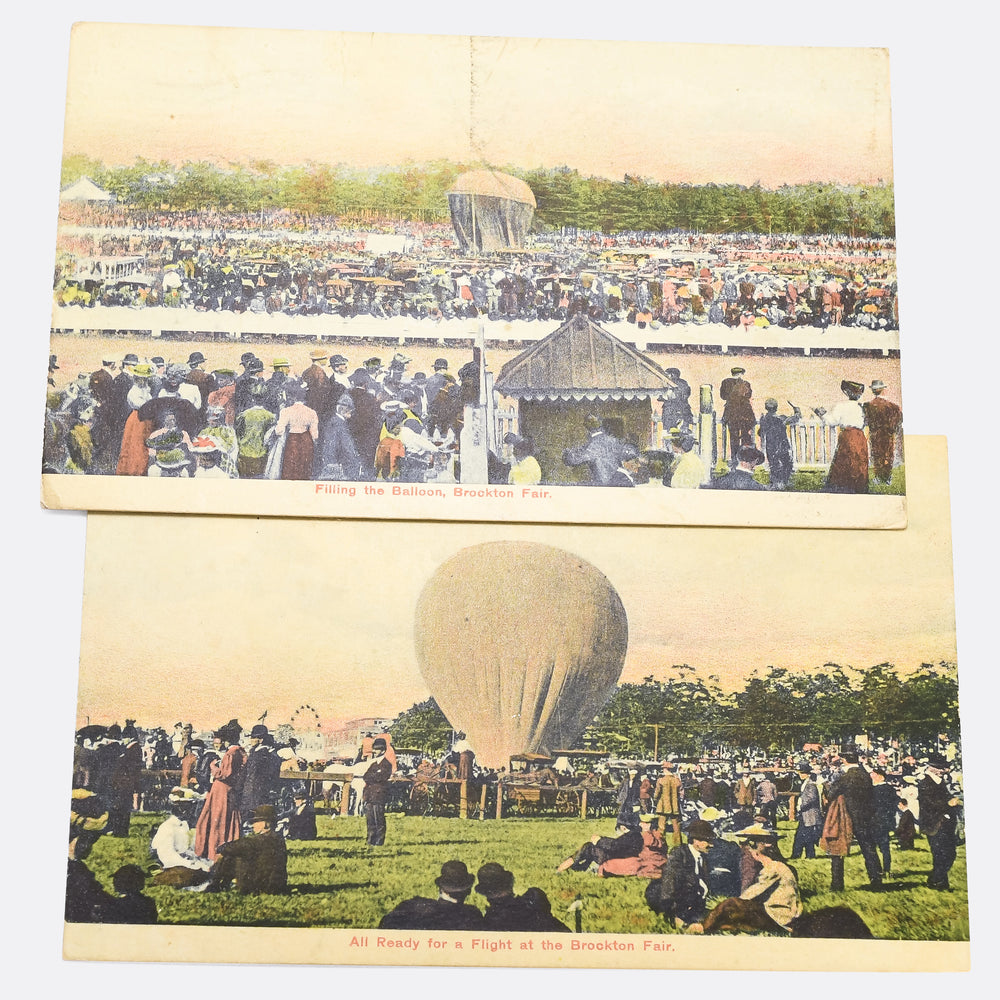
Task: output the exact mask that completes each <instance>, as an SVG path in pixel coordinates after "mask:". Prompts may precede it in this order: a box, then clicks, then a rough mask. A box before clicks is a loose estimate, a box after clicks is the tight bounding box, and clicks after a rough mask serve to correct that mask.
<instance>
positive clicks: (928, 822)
mask: <svg viewBox="0 0 1000 1000" xmlns="http://www.w3.org/2000/svg"><path fill="white" fill-rule="evenodd" d="M917 798H918V801H919V803H920V829H921V831H922V832H923V833H924V834H925V835H926V836H930V837H934V836H936V835H938V834H940V833H948V832H952V831H954V829H955V817H956V814H955V809H954V808H953V807H952V806H949V805H948V800H949V799H950V798H951V792H950V791H949V790H948V786H947V785H946V784H945V783H944V782H943V781H942V782H941V783H940V784H938V782H936V781H935V780H934V779H933V778H930V777H927V776H925V777H923V778H921V779H920V784H919V785H917Z"/></svg>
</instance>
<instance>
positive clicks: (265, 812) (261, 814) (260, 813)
mask: <svg viewBox="0 0 1000 1000" xmlns="http://www.w3.org/2000/svg"><path fill="white" fill-rule="evenodd" d="M276 818H277V813H276V812H275V809H274V806H257V808H256V809H254V811H253V819H251V821H250V822H251V823H270V824H271V825H272V826H273V825H274V821H275V819H276Z"/></svg>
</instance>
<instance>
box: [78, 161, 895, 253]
mask: <svg viewBox="0 0 1000 1000" xmlns="http://www.w3.org/2000/svg"><path fill="white" fill-rule="evenodd" d="M468 169H471V166H470V165H463V164H458V163H451V162H449V161H443V160H441V161H434V162H432V163H426V164H406V165H404V166H401V167H398V168H393V169H387V170H381V171H369V170H357V169H353V168H349V167H346V166H343V165H338V166H330V165H328V164H317V163H312V164H307V165H305V166H295V167H288V166H278V165H277V164H274V163H271V162H268V161H256V162H254V163H251V164H250V165H247V166H244V165H237V166H234V167H231V168H230V169H223V168H221V167H217V166H214V165H212V164H209V163H186V164H184V165H183V166H180V167H175V166H173V165H172V164H169V163H166V162H150V161H147V160H143V159H137V160H136V162H135V163H134V164H132V165H131V166H128V167H106V166H105V165H104V164H103V163H101V162H100V161H98V160H93V159H90V158H88V157H84V156H75V155H70V156H67V157H66V158H65V159H64V160H63V170H62V186H63V187H66V186H67V185H69V184H71V183H73V182H74V181H75V180H77V179H78V178H80V177H81V176H84V175H86V176H88V177H90V178H91V180H93V181H94V182H95V183H96V184H98V185H100V186H101V187H102V188H104V189H105V190H108V191H110V192H111V193H113V194H114V195H115V196H116V197H117V198H118V200H119V202H121V203H123V204H126V205H129V206H132V207H134V208H137V209H142V210H159V209H162V208H165V207H166V208H169V209H171V210H175V211H204V210H212V209H214V210H219V211H231V212H240V213H246V214H253V213H261V214H266V213H267V212H270V211H275V210H281V209H287V210H289V211H292V212H297V213H302V214H304V215H320V216H338V217H341V218H344V219H352V218H373V217H381V218H386V219H405V220H410V221H414V220H420V221H427V222H434V221H446V220H447V219H448V218H449V212H448V201H447V197H446V194H447V191H448V189H449V188H450V187H451V186H452V184H453V183H454V181H455V179H456V178H457V177H458V175H459V174H461V173H463V172H464V171H465V170H468ZM504 172H506V173H511V174H514V175H516V176H518V177H520V178H522V179H523V180H524V181H525V182H526V183H527V184H528V186H529V187H530V188H531V190H532V191H533V192H534V195H535V199H536V202H537V208H536V212H535V228H536V230H538V231H540V232H544V231H552V230H560V229H562V228H563V227H571V228H576V229H583V230H588V231H600V232H604V233H619V232H630V231H647V232H668V231H672V230H684V231H696V232H703V233H742V232H747V233H793V234H799V235H844V236H850V237H853V238H871V237H876V238H877V237H894V236H895V233H896V227H895V207H894V201H893V187H892V185H891V184H878V185H872V186H861V185H853V186H847V185H833V184H802V185H795V186H785V187H781V188H778V189H777V190H768V189H765V188H762V187H761V186H760V185H758V184H755V185H752V186H750V187H745V186H742V185H739V184H703V185H690V184H659V183H656V182H653V181H650V180H648V179H644V178H640V177H632V176H628V175H626V177H625V179H624V180H622V181H612V180H607V179H604V178H599V177H584V176H582V175H581V174H580V173H579V172H578V171H576V170H571V169H569V168H568V167H560V168H557V169H552V170H541V169H537V170H528V171H525V170H519V169H516V168H513V167H505V168H504Z"/></svg>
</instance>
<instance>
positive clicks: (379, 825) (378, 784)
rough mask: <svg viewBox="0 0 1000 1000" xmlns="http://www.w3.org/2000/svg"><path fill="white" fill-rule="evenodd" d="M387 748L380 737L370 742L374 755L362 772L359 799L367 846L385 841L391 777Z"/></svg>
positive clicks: (390, 763)
mask: <svg viewBox="0 0 1000 1000" xmlns="http://www.w3.org/2000/svg"><path fill="white" fill-rule="evenodd" d="M387 749H388V744H387V743H386V741H385V740H384V739H382V738H381V737H379V738H378V739H377V740H375V742H374V743H372V753H373V754H374V757H373V758H372V761H371V763H370V764H369V765H368V770H366V771H365V774H364V782H365V787H364V791H363V792H362V793H361V801H362V802H363V803H364V806H365V824H366V826H367V827H368V846H369V847H381V846H382V845H383V844H384V843H385V804H386V802H387V801H388V799H389V779H390V778H391V777H392V761H391V760H389V758H388V757H387V756H386V753H385V752H386V750H387Z"/></svg>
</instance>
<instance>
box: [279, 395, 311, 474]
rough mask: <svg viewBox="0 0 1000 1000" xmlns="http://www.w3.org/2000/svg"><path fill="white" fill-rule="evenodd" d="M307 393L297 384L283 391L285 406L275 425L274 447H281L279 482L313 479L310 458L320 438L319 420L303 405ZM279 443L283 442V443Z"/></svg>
mask: <svg viewBox="0 0 1000 1000" xmlns="http://www.w3.org/2000/svg"><path fill="white" fill-rule="evenodd" d="M305 395H306V389H305V386H304V385H301V384H299V383H297V382H289V383H287V384H286V387H285V398H286V400H287V405H285V406H283V407H282V408H281V412H280V413H279V414H278V422H277V423H276V424H275V425H274V436H275V439H276V442H277V444H276V447H280V446H281V445H282V444H283V445H284V447H283V452H282V456H281V475H280V476H278V477H275V478H280V479H312V471H313V458H314V456H315V452H316V441H317V439H318V438H319V416H318V415H317V413H316V411H315V410H314V409H312V407H310V406H306V404H305ZM282 439H284V440H283V441H282Z"/></svg>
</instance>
